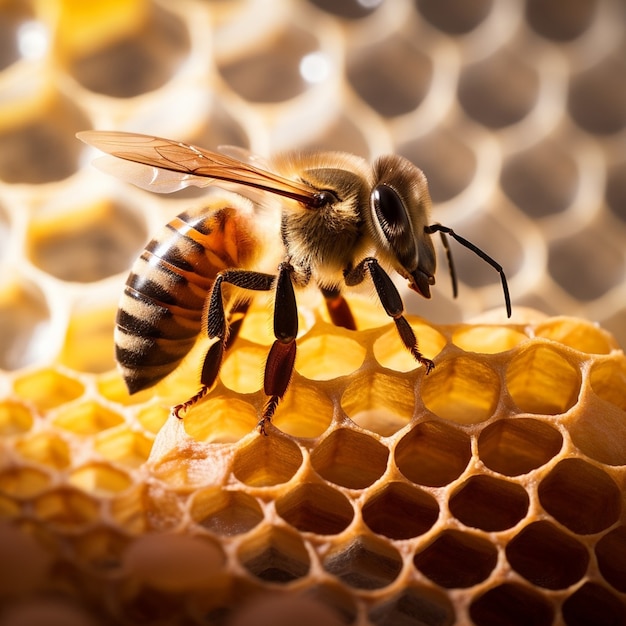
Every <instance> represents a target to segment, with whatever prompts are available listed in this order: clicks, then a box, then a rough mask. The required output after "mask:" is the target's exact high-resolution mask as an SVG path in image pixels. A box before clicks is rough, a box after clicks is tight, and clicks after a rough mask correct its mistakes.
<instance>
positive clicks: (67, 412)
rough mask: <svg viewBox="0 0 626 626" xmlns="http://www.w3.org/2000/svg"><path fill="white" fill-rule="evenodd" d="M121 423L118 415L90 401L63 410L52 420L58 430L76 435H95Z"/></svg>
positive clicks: (121, 420) (122, 419)
mask: <svg viewBox="0 0 626 626" xmlns="http://www.w3.org/2000/svg"><path fill="white" fill-rule="evenodd" d="M123 422H124V418H123V417H122V416H121V415H120V414H119V413H115V412H114V411H111V410H110V409H107V408H105V407H104V406H102V405H101V404H98V403H96V402H93V401H91V400H90V401H88V402H83V403H81V404H76V405H73V406H71V407H69V408H67V409H64V410H63V412H61V413H59V414H58V415H57V416H56V417H55V418H54V423H55V424H56V425H57V426H58V427H59V428H62V429H63V430H67V431H70V432H73V433H75V434H77V435H96V434H98V433H101V432H103V431H105V430H108V429H109V428H113V427H114V426H119V425H120V424H122V423H123Z"/></svg>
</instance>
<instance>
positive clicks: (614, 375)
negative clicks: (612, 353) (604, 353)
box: [589, 359, 626, 411]
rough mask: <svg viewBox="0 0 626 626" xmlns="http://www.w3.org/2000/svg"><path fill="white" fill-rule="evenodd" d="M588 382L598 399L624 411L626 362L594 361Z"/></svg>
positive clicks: (616, 360)
mask: <svg viewBox="0 0 626 626" xmlns="http://www.w3.org/2000/svg"><path fill="white" fill-rule="evenodd" d="M589 381H590V383H591V389H592V390H593V392H594V393H595V394H596V395H597V396H598V397H599V398H602V400H605V401H606V402H609V403H610V404H613V405H615V406H616V407H617V408H619V409H621V410H622V411H626V362H625V361H624V360H623V359H621V360H618V359H611V360H606V361H596V362H595V363H594V364H593V365H592V366H591V372H590V374H589Z"/></svg>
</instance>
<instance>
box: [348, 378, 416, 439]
mask: <svg viewBox="0 0 626 626" xmlns="http://www.w3.org/2000/svg"><path fill="white" fill-rule="evenodd" d="M414 405H415V391H414V389H413V384H412V383H411V381H409V380H406V379H402V378H398V377H396V376H388V375H386V374H380V373H375V374H374V375H372V374H364V375H362V376H357V377H355V378H354V379H353V381H352V382H351V383H350V384H349V385H348V386H347V387H346V389H345V391H344V393H343V395H342V396H341V408H342V409H343V410H344V411H345V413H346V415H347V416H348V417H349V418H350V419H351V420H352V421H353V422H354V423H355V424H358V425H359V426H360V427H361V428H366V429H367V430H370V431H372V432H375V433H378V434H380V435H383V436H388V435H392V434H393V433H395V432H397V431H398V430H400V429H401V428H402V427H403V426H406V424H408V422H409V421H410V419H411V418H412V417H413V410H414Z"/></svg>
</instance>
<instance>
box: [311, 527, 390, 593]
mask: <svg viewBox="0 0 626 626" xmlns="http://www.w3.org/2000/svg"><path fill="white" fill-rule="evenodd" d="M322 565H323V566H324V569H325V570H326V571H327V572H329V573H331V574H334V575H335V576H337V578H339V579H340V580H342V581H343V582H344V583H345V584H346V585H349V586H350V587H355V588H357V589H380V588H381V587H386V586H387V585H390V584H391V583H392V582H393V581H394V580H395V579H396V578H397V576H398V574H399V573H400V570H401V569H402V559H401V558H400V554H399V553H398V552H397V551H396V549H395V548H393V547H392V546H391V544H389V543H387V542H383V541H381V540H379V539H375V538H374V537H368V536H366V535H362V536H359V537H355V538H353V539H352V541H351V542H350V543H348V544H341V545H338V546H334V547H333V549H332V550H330V551H329V552H328V553H327V554H326V555H325V556H324V559H323V563H322Z"/></svg>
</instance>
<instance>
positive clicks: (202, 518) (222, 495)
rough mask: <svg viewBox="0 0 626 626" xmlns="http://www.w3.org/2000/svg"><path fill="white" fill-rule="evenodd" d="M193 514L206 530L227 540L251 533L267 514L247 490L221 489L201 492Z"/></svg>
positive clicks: (194, 505)
mask: <svg viewBox="0 0 626 626" xmlns="http://www.w3.org/2000/svg"><path fill="white" fill-rule="evenodd" d="M190 514H191V518H192V519H193V520H194V522H196V524H198V525H199V526H202V528H206V529H207V530H209V531H211V532H213V533H216V534H218V535H224V536H227V537H230V536H232V535H239V534H241V533H247V532H248V531H249V530H252V529H253V528H254V527H256V526H257V525H258V524H260V523H261V521H262V520H263V511H262V510H261V507H260V505H259V503H258V502H257V500H256V499H255V498H253V497H252V496H250V495H248V494H247V493H245V492H244V491H235V490H233V489H220V488H218V487H208V488H207V489H202V490H200V491H197V492H196V493H195V494H194V495H193V497H192V502H191V507H190Z"/></svg>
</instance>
